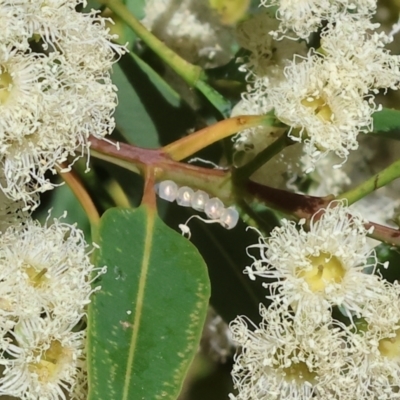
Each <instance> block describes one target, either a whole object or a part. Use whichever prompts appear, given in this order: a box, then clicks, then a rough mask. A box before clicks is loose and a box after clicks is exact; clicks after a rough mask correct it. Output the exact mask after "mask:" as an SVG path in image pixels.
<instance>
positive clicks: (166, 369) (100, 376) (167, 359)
mask: <svg viewBox="0 0 400 400" xmlns="http://www.w3.org/2000/svg"><path fill="white" fill-rule="evenodd" d="M99 236H100V237H99V241H98V242H99V245H100V250H99V253H98V257H97V265H99V266H102V265H107V266H108V271H107V273H106V274H105V275H104V276H102V278H101V281H100V284H101V287H102V288H101V290H100V291H99V292H97V293H96V294H95V295H94V296H93V300H92V303H91V305H90V309H89V329H88V331H89V332H88V360H89V361H88V362H89V367H88V370H89V397H88V399H89V400H102V399H104V400H110V399H118V400H128V399H129V400H136V399H137V400H141V399H146V400H147V399H148V400H150V399H166V400H167V399H171V400H172V399H176V398H177V396H178V394H179V392H180V389H181V386H182V382H183V379H184V377H185V374H186V372H187V370H188V368H189V365H190V363H191V361H192V359H193V357H194V355H195V353H196V351H197V348H198V343H199V340H200V335H201V330H202V326H203V323H204V319H205V315H206V311H207V306H208V299H209V295H210V289H209V280H208V275H207V269H206V266H205V263H204V261H203V260H202V258H201V256H200V254H199V253H198V251H197V250H196V248H195V247H194V246H193V245H192V244H191V243H190V242H189V241H188V240H186V239H185V238H183V237H182V236H181V235H179V234H178V233H176V232H174V231H173V230H171V229H170V228H168V227H167V226H166V225H165V224H164V223H163V222H162V221H161V219H159V217H158V216H157V215H155V214H154V213H153V212H152V211H151V210H149V209H148V208H147V207H146V206H141V207H139V208H138V209H136V210H131V209H116V208H114V209H110V210H108V211H107V212H106V213H105V214H104V215H103V217H102V219H101V223H100V229H99Z"/></svg>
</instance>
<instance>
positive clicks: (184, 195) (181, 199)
mask: <svg viewBox="0 0 400 400" xmlns="http://www.w3.org/2000/svg"><path fill="white" fill-rule="evenodd" d="M193 194H194V191H193V189H192V188H190V187H188V186H182V187H181V188H179V190H178V194H177V196H176V202H177V203H178V204H179V205H180V206H183V207H191V205H192V197H193Z"/></svg>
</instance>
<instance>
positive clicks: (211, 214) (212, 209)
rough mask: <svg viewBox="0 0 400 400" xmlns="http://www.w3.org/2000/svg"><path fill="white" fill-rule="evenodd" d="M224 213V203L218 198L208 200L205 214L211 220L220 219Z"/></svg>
mask: <svg viewBox="0 0 400 400" xmlns="http://www.w3.org/2000/svg"><path fill="white" fill-rule="evenodd" d="M222 211H224V203H222V201H221V200H220V199H218V198H216V197H213V198H212V199H209V200H207V201H206V203H205V205H204V212H205V213H206V215H207V217H208V218H210V219H218V218H219V217H220V216H221V214H222Z"/></svg>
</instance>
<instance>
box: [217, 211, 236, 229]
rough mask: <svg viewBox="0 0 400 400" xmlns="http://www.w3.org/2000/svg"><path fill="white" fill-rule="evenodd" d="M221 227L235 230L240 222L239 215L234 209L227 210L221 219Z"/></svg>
mask: <svg viewBox="0 0 400 400" xmlns="http://www.w3.org/2000/svg"><path fill="white" fill-rule="evenodd" d="M219 220H220V222H221V225H222V226H223V227H224V228H226V229H233V228H234V227H235V226H236V225H237V223H238V221H239V213H238V212H237V210H236V209H235V208H233V207H228V208H225V209H224V210H223V211H222V213H221V216H220V217H219Z"/></svg>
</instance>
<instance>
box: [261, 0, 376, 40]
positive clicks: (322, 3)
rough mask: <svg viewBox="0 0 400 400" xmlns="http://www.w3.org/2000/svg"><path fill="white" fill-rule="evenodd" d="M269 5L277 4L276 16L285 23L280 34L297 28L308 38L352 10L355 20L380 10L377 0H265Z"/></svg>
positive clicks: (277, 32) (265, 4)
mask: <svg viewBox="0 0 400 400" xmlns="http://www.w3.org/2000/svg"><path fill="white" fill-rule="evenodd" d="M261 5H263V6H266V7H271V6H277V7H278V9H277V11H276V18H277V19H278V20H279V21H280V22H281V26H280V28H279V30H276V31H274V32H272V34H273V35H274V36H276V37H279V36H282V35H284V34H287V32H288V31H289V30H292V31H294V32H295V33H296V34H297V35H298V36H299V37H301V38H304V39H306V38H308V36H309V35H310V33H312V32H315V31H316V30H317V29H318V28H319V27H320V26H321V25H322V22H323V21H324V20H328V21H335V20H336V18H337V17H338V15H340V14H342V13H346V12H348V14H349V15H350V16H351V18H352V19H358V18H361V17H363V16H370V15H372V13H373V12H374V11H375V10H376V0H261Z"/></svg>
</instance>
